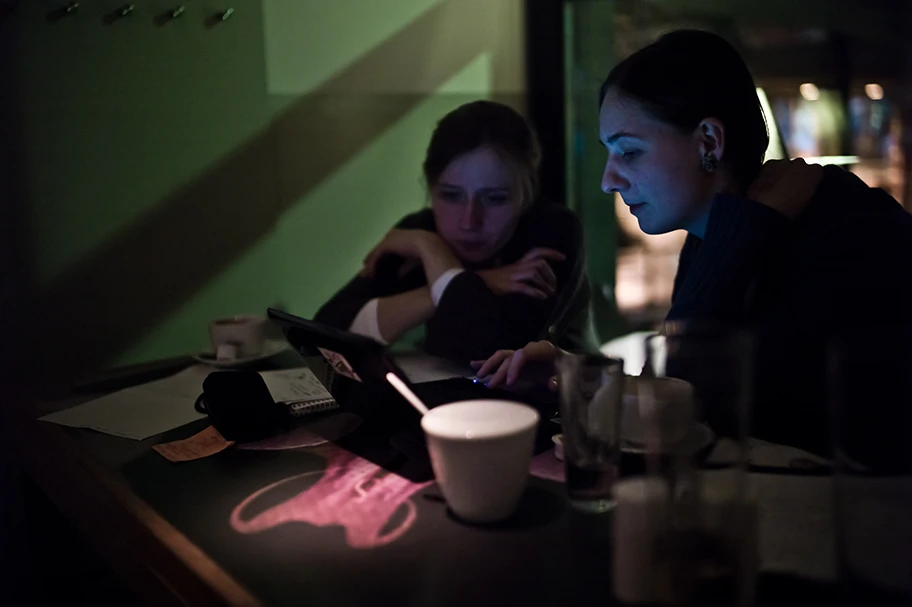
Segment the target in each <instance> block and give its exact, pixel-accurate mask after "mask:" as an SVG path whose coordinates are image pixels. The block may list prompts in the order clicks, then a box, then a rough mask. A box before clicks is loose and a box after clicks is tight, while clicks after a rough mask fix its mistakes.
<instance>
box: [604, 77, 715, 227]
mask: <svg viewBox="0 0 912 607" xmlns="http://www.w3.org/2000/svg"><path fill="white" fill-rule="evenodd" d="M599 138H600V140H601V142H602V145H604V146H605V148H607V150H608V160H607V162H606V163H605V172H604V173H603V174H602V190H603V191H604V192H605V193H606V194H610V193H612V192H618V193H619V194H620V195H621V197H622V198H623V199H624V204H626V205H627V207H628V208H629V209H630V212H631V213H632V214H633V216H634V217H636V218H637V221H638V222H639V224H640V229H641V230H643V231H644V232H646V233H647V234H664V233H666V232H671V231H674V230H681V229H684V230H687V231H688V232H691V233H696V234H697V235H700V236H702V234H703V230H704V229H705V227H706V220H707V219H708V217H709V208H710V204H711V200H712V196H713V179H712V178H711V175H710V174H709V173H706V172H705V171H703V169H702V167H701V162H702V158H703V150H704V149H705V147H704V145H703V142H702V140H701V138H700V137H699V133H698V131H695V132H694V133H693V134H689V133H682V132H681V131H680V130H679V129H677V128H675V127H674V126H671V125H670V124H667V123H665V122H662V121H660V120H657V119H655V118H653V117H652V116H651V115H649V114H648V113H647V112H646V111H645V110H643V109H642V108H641V106H640V105H639V104H638V103H636V102H635V101H630V100H628V99H625V98H623V97H619V96H618V94H617V92H616V91H612V90H609V91H608V94H607V95H606V96H605V100H604V101H603V102H602V107H601V111H600V113H599Z"/></svg>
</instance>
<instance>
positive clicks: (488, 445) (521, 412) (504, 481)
mask: <svg viewBox="0 0 912 607" xmlns="http://www.w3.org/2000/svg"><path fill="white" fill-rule="evenodd" d="M537 424H538V412H537V411H536V410H535V409H533V408H531V407H529V406H527V405H523V404H520V403H514V402H510V401H502V400H470V401H462V402H456V403H450V404H446V405H441V406H439V407H435V408H434V409H431V410H430V411H429V412H428V413H426V414H425V415H424V416H423V417H422V418H421V427H422V428H423V429H424V433H425V435H426V436H427V443H428V451H429V452H430V455H431V465H432V466H433V468H434V475H435V476H436V477H437V483H438V484H439V485H440V489H441V490H442V491H443V496H444V497H445V498H446V501H447V504H448V505H449V507H450V509H451V510H452V511H453V512H454V513H455V514H456V515H457V516H459V517H460V518H462V519H464V520H466V521H470V522H473V523H493V522H495V521H499V520H503V519H505V518H507V517H508V516H510V515H511V514H513V513H514V512H515V511H516V509H517V507H518V506H519V502H520V499H521V498H522V494H523V490H524V488H525V485H526V478H527V477H528V475H529V463H530V461H531V459H532V449H533V444H534V441H535V427H536V425H537Z"/></svg>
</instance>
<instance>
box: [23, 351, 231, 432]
mask: <svg viewBox="0 0 912 607" xmlns="http://www.w3.org/2000/svg"><path fill="white" fill-rule="evenodd" d="M212 371H213V368H212V367H209V366H206V365H194V366H192V367H188V368H186V369H184V370H183V371H181V372H179V373H176V374H175V375H172V376H171V377H167V378H165V379H160V380H157V381H153V382H149V383H147V384H141V385H139V386H133V387H130V388H126V389H124V390H119V391H117V392H113V393H111V394H108V395H106V396H102V397H101V398H98V399H95V400H92V401H89V402H87V403H83V404H81V405H77V406H75V407H72V408H70V409H64V410H63V411H58V412H56V413H51V414H50V415H45V416H44V417H41V418H40V419H42V420H44V421H49V422H53V423H55V424H60V425H62V426H70V427H72V428H89V429H92V430H98V431H99V432H104V433H106V434H113V435H114V436H121V437H123V438H131V439H133V440H143V439H146V438H149V437H150V436H154V435H156V434H161V433H162V432H167V431H168V430H173V429H174V428H178V427H180V426H183V425H185V424H189V423H190V422H192V421H196V420H198V419H201V418H203V417H205V414H203V413H198V412H197V411H196V409H194V408H193V404H194V403H195V402H196V399H197V397H198V396H199V395H200V394H201V393H202V391H203V380H204V379H205V378H206V376H207V375H209V374H210V373H212Z"/></svg>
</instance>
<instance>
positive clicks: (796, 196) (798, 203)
mask: <svg viewBox="0 0 912 607" xmlns="http://www.w3.org/2000/svg"><path fill="white" fill-rule="evenodd" d="M822 178H823V167H822V166H820V165H819V164H808V163H806V162H805V161H804V159H803V158H796V159H794V160H769V161H767V162H765V163H764V164H763V167H762V168H761V169H760V174H759V175H758V176H757V178H756V179H755V180H754V182H753V183H752V184H751V186H750V187H749V188H748V189H747V197H748V198H750V199H751V200H756V201H757V202H759V203H761V204H765V205H766V206H768V207H770V208H772V209H775V210H776V211H779V212H780V213H782V214H783V215H785V216H786V217H789V218H791V219H794V218H795V217H797V216H798V215H800V214H801V212H802V211H804V209H805V207H806V206H807V203H808V202H809V201H810V200H811V198H812V197H813V196H814V192H816V191H817V186H818V185H820V180H821V179H822Z"/></svg>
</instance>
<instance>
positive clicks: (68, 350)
mask: <svg viewBox="0 0 912 607" xmlns="http://www.w3.org/2000/svg"><path fill="white" fill-rule="evenodd" d="M470 2H471V3H474V4H476V5H478V6H477V7H473V6H471V5H470ZM483 2H484V0H449V1H446V2H441V3H439V4H438V5H436V6H434V7H433V8H431V9H429V10H428V11H427V12H425V13H424V14H422V16H420V17H419V18H417V19H416V20H414V21H413V22H411V23H410V24H409V25H408V26H406V27H405V28H403V29H402V30H400V31H399V32H398V33H397V34H395V35H394V36H392V37H391V38H389V39H387V40H385V41H384V42H383V43H381V44H380V45H378V46H376V47H375V48H373V49H372V50H371V51H370V52H368V53H367V54H365V55H363V56H361V57H360V58H359V59H358V60H357V61H355V62H353V63H352V64H351V65H349V66H348V67H347V68H346V69H345V70H343V71H341V72H340V73H338V74H337V75H335V76H334V77H333V78H332V79H330V80H329V81H327V82H326V83H325V84H323V85H322V86H321V87H320V88H319V89H317V90H315V91H314V92H312V93H310V94H307V95H304V96H302V97H301V98H300V99H299V100H297V101H296V102H294V104H293V105H292V106H291V107H290V108H289V109H287V110H285V111H283V112H282V113H281V114H280V115H278V116H277V117H276V118H275V119H274V120H273V122H272V124H271V125H270V127H269V128H268V129H267V130H266V131H265V132H263V133H262V134H260V135H259V136H257V137H256V138H254V139H252V140H250V141H248V142H246V144H245V145H244V147H243V148H241V149H237V150H236V151H235V152H234V153H232V154H231V155H229V156H228V157H226V158H223V159H221V160H220V161H219V162H218V163H216V164H215V165H214V166H213V168H211V169H210V170H208V171H206V172H205V173H203V174H201V175H199V176H198V177H197V178H196V179H194V180H193V181H192V182H190V183H189V184H187V185H186V186H185V187H183V188H181V189H180V190H179V191H175V192H174V193H173V194H171V195H170V196H169V197H168V198H167V199H164V200H162V201H160V203H158V204H157V205H156V207H155V209H154V210H153V211H152V212H151V213H149V214H147V215H146V216H145V217H144V218H143V220H141V222H139V223H137V224H135V225H132V226H130V227H128V228H126V229H124V230H122V231H121V232H120V233H119V234H117V235H116V236H115V237H113V238H112V239H110V240H109V241H108V242H106V243H103V244H102V245H101V246H100V247H99V248H97V249H95V250H94V251H92V252H91V253H90V254H89V255H87V256H86V258H84V259H82V260H80V261H78V262H76V263H74V264H73V265H72V266H70V267H69V268H68V269H67V270H66V271H65V272H64V273H63V274H62V275H61V276H60V277H59V279H58V280H56V281H55V282H54V283H53V284H52V285H51V286H50V287H49V288H47V289H45V290H42V291H41V292H38V293H30V294H29V296H28V298H27V310H28V315H27V316H28V318H29V321H28V322H29V324H30V325H31V326H33V327H40V329H39V332H40V334H41V335H40V338H38V339H33V341H34V342H35V347H34V348H32V349H29V350H27V351H28V353H29V355H30V356H29V358H30V362H29V364H27V365H26V367H27V370H28V371H29V374H28V375H29V377H31V378H33V379H36V380H41V381H50V380H54V381H55V383H56V382H57V380H59V381H61V382H67V381H72V380H73V379H75V378H78V377H80V376H83V375H85V374H87V373H91V372H92V371H95V370H98V369H100V368H102V367H103V366H104V365H105V363H106V362H107V361H109V360H111V359H112V357H114V356H116V355H117V354H119V353H120V352H122V351H124V350H125V349H127V348H128V347H130V346H131V345H132V344H134V343H136V342H137V341H138V340H139V339H141V338H142V337H144V336H145V335H147V334H148V333H150V332H151V331H152V330H154V329H155V328H156V327H157V326H158V324H159V323H161V322H162V321H164V320H165V319H166V318H167V317H168V316H169V315H171V314H172V313H174V312H175V311H176V310H178V308H179V307H180V306H181V305H182V303H183V302H186V301H188V300H189V299H190V298H191V297H193V295H194V294H195V293H196V292H197V291H198V290H200V289H201V288H202V287H203V286H204V285H205V284H206V283H207V281H209V280H210V279H212V278H213V277H215V276H216V275H217V274H218V273H219V272H221V271H222V270H224V269H226V268H227V267H229V266H230V265H231V264H232V263H233V262H234V261H235V260H237V259H238V258H239V257H240V256H241V255H242V254H243V253H244V252H245V251H246V250H247V249H248V248H249V247H251V246H252V245H253V244H254V243H256V242H257V241H258V240H259V239H261V238H262V237H264V236H265V235H266V234H267V233H269V232H270V231H271V230H272V228H273V227H274V225H275V223H276V221H277V218H278V217H280V216H281V214H282V212H283V211H284V210H286V209H287V208H288V207H289V206H291V205H293V204H294V203H295V202H296V201H298V200H299V199H300V198H301V197H303V196H305V195H307V194H308V192H310V191H312V190H313V189H314V188H315V187H317V186H318V185H319V184H320V183H321V182H323V181H324V180H325V179H327V178H328V177H329V176H330V175H332V174H333V172H334V171H336V170H338V169H339V168H340V167H341V166H343V165H344V164H345V163H346V162H348V161H349V160H350V159H351V158H352V157H354V156H355V155H357V154H358V153H359V152H360V151H361V150H363V149H364V148H365V147H366V146H367V145H368V144H370V143H371V142H372V141H373V140H374V139H375V138H377V137H378V136H380V135H381V134H382V133H383V132H384V131H386V130H387V129H389V128H390V127H391V126H393V125H394V124H395V123H396V122H397V121H399V120H400V119H402V118H403V117H404V116H405V115H406V114H407V113H408V112H409V111H410V110H412V109H414V108H415V107H416V106H417V105H418V104H419V103H420V102H421V101H422V100H423V99H424V98H426V97H427V96H428V95H430V94H433V91H434V90H435V89H437V88H438V87H440V86H441V85H442V84H444V83H445V82H446V81H447V80H448V79H449V78H450V77H452V76H453V75H454V74H455V73H457V72H458V71H459V70H460V69H462V68H463V67H465V66H466V65H467V64H469V62H470V61H471V60H473V59H474V58H475V57H477V56H478V55H479V54H481V53H482V52H484V51H486V50H489V49H488V48H487V46H488V45H490V44H491V40H492V39H496V33H495V32H492V31H489V28H486V26H485V25H484V23H483V20H481V21H479V19H478V15H479V14H483V13H484V10H485V8H484V6H483ZM429 32H432V33H433V34H434V35H429ZM441 49H445V52H441ZM381 75H382V79H383V90H384V91H390V92H391V94H377V95H375V94H370V95H363V96H353V95H352V94H351V93H350V91H353V90H359V87H360V86H362V84H363V83H364V82H377V81H378V79H379V78H381ZM395 91H422V92H420V93H399V94H394V93H393V92H395ZM343 93H344V94H343ZM7 126H8V125H7ZM302 142H312V144H311V143H303V144H302ZM292 144H293V146H294V150H295V151H297V154H293V153H289V152H288V150H286V149H284V148H286V147H290V146H291V145H292ZM307 145H312V148H310V149H308V148H307V147H306V146H307ZM302 148H303V149H305V150H307V155H306V156H304V155H302V154H300V150H301V149H302ZM276 165H278V166H276ZM277 174H278V175H280V176H281V182H280V183H277V179H276V175H277ZM276 200H277V201H278V208H275V205H274V204H273V203H272V201H276ZM251 201H258V202H256V203H251ZM266 201H269V202H268V203H267V202H266ZM50 370H52V371H50ZM61 374H64V375H65V377H63V376H62V375H61Z"/></svg>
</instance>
